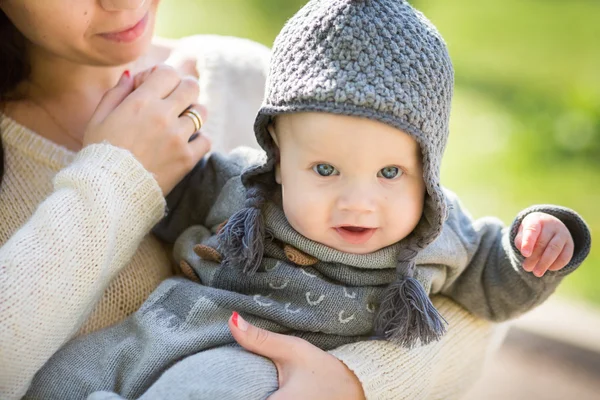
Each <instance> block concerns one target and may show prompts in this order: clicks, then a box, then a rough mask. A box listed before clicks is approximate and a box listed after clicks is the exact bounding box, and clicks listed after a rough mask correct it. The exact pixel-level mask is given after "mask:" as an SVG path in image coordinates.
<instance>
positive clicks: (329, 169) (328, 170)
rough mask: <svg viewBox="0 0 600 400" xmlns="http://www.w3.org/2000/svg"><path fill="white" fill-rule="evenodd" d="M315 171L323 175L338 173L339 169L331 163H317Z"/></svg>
mask: <svg viewBox="0 0 600 400" xmlns="http://www.w3.org/2000/svg"><path fill="white" fill-rule="evenodd" d="M313 171H315V172H316V173H317V174H319V175H321V176H331V175H337V170H336V169H335V167H334V166H333V165H330V164H317V165H315V166H314V167H313Z"/></svg>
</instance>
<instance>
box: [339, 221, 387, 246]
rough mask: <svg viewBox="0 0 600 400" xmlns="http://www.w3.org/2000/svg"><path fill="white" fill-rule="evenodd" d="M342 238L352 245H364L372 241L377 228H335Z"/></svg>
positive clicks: (348, 226) (347, 226)
mask: <svg viewBox="0 0 600 400" xmlns="http://www.w3.org/2000/svg"><path fill="white" fill-rule="evenodd" d="M335 230H336V232H337V233H338V234H339V235H340V237H341V238H342V239H343V240H344V241H346V242H348V243H350V244H364V243H366V242H368V241H369V239H371V237H372V236H373V234H374V233H375V231H376V230H377V228H367V227H363V226H350V225H346V226H338V227H336V228H335Z"/></svg>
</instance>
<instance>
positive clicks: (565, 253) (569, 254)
mask: <svg viewBox="0 0 600 400" xmlns="http://www.w3.org/2000/svg"><path fill="white" fill-rule="evenodd" d="M574 251H575V247H574V244H573V241H572V240H568V241H567V243H566V244H565V247H563V249H562V251H561V252H560V254H559V256H558V257H557V258H556V260H555V261H554V263H552V265H551V266H550V267H549V268H548V270H549V271H558V270H560V269H563V268H564V267H565V266H566V265H567V264H568V263H569V262H570V261H571V258H573V253H574Z"/></svg>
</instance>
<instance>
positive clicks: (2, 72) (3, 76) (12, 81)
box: [0, 10, 29, 184]
mask: <svg viewBox="0 0 600 400" xmlns="http://www.w3.org/2000/svg"><path fill="white" fill-rule="evenodd" d="M0 60H2V62H0V107H2V106H3V104H4V102H5V101H6V100H8V99H9V96H10V95H11V93H12V91H13V90H14V89H15V88H16V86H17V84H19V82H21V81H22V80H23V79H25V78H26V77H27V75H28V74H29V65H28V64H27V58H26V55H25V38H24V37H23V35H21V32H19V31H18V30H17V28H15V26H14V25H13V24H12V22H11V21H10V20H9V19H8V17H7V16H6V14H4V11H2V10H0ZM3 177H4V146H3V145H2V138H1V137H0V184H1V183H2V178H3Z"/></svg>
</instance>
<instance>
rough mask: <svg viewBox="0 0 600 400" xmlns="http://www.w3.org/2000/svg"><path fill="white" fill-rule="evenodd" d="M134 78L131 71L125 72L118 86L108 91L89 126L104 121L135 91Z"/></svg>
mask: <svg viewBox="0 0 600 400" xmlns="http://www.w3.org/2000/svg"><path fill="white" fill-rule="evenodd" d="M133 89H134V87H133V78H132V77H131V75H130V73H129V71H125V72H124V73H123V74H122V75H121V78H120V79H119V81H118V82H117V84H116V86H115V87H113V88H112V89H110V90H108V91H107V92H106V93H105V94H104V96H102V99H101V100H100V103H99V104H98V106H97V107H96V111H94V115H93V116H92V118H91V119H90V122H89V124H90V125H92V124H97V123H99V122H100V121H103V120H104V118H106V117H107V116H108V114H110V113H111V112H112V111H113V110H114V109H115V108H117V107H118V106H119V104H121V102H123V100H124V99H125V98H126V97H127V96H128V95H129V94H130V93H131V92H132V91H133Z"/></svg>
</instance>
